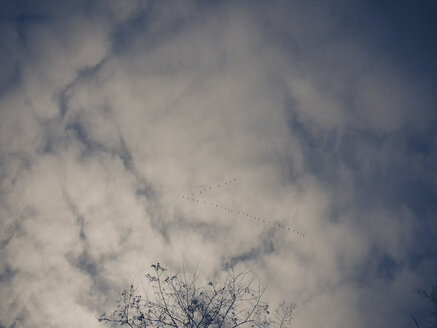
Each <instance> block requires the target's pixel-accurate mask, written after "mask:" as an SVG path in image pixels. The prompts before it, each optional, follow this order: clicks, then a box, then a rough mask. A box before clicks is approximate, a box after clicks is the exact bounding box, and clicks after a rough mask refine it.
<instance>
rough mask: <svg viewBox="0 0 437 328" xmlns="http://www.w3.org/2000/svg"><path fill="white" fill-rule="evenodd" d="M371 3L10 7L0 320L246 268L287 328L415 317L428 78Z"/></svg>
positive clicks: (40, 318) (430, 145) (16, 321)
mask: <svg viewBox="0 0 437 328" xmlns="http://www.w3.org/2000/svg"><path fill="white" fill-rule="evenodd" d="M399 6H401V7H402V6H403V4H400V5H399ZM402 8H404V7H402ZM402 8H401V9H402ZM360 10H362V11H361V12H360ZM367 10H370V9H369V8H367V7H365V8H362V6H360V5H359V4H356V3H351V4H346V3H344V2H342V1H336V2H332V3H329V4H327V3H325V2H318V1H313V2H311V3H310V4H308V3H307V2H299V1H298V2H294V3H288V2H284V1H275V2H273V3H271V4H269V5H267V4H265V3H262V2H245V1H242V2H238V3H235V2H223V3H214V4H213V3H206V2H194V1H186V2H173V3H172V4H166V5H163V4H161V3H157V2H153V1H147V2H146V1H126V2H123V3H120V2H118V1H108V2H105V4H104V5H103V4H102V3H100V2H93V1H91V2H75V3H73V2H71V3H70V2H65V4H64V5H61V4H60V3H58V2H51V1H47V2H43V3H42V4H41V5H35V4H34V3H31V2H25V1H24V2H18V3H17V4H16V5H11V6H10V7H9V8H5V12H6V13H7V14H4V15H5V16H6V18H5V19H4V21H3V22H2V26H1V33H0V39H1V41H2V43H8V44H12V46H11V47H7V48H8V51H7V53H6V54H5V55H2V56H1V57H0V62H1V63H3V64H4V65H1V67H2V69H1V76H2V78H1V79H0V107H1V112H0V149H1V154H0V172H1V173H0V211H1V212H0V213H1V218H2V219H1V223H0V224H1V229H0V238H1V240H0V242H1V245H2V248H1V261H0V292H1V294H2V297H1V302H0V325H1V326H5V327H39V326H47V327H57V326H61V325H62V326H67V327H69V326H71V327H77V326H85V327H100V324H99V323H98V322H97V320H96V317H97V315H98V313H99V312H102V311H106V310H108V309H109V308H110V306H111V304H113V303H111V302H112V301H113V300H114V298H115V297H116V295H117V293H118V292H119V291H120V290H121V289H123V288H125V287H126V286H128V284H130V283H131V282H132V281H133V280H135V281H141V279H142V277H143V273H144V269H145V268H146V267H147V266H148V265H149V264H150V263H151V262H154V261H161V262H165V261H167V262H168V263H173V264H172V265H174V266H175V267H177V266H178V263H179V262H180V261H184V262H185V264H186V265H187V267H191V266H195V265H199V268H201V271H202V272H205V274H210V273H212V272H214V271H216V270H219V269H220V268H221V267H222V266H223V265H224V264H226V263H230V262H233V263H236V262H238V263H242V264H244V265H248V266H249V267H250V268H251V269H252V270H254V271H255V272H256V274H257V275H258V276H259V277H261V279H262V280H263V281H266V282H268V284H269V294H268V295H267V297H268V298H269V299H270V300H271V301H272V302H273V303H275V302H278V301H279V300H280V299H290V300H291V301H293V302H297V303H298V310H297V311H296V318H295V326H296V327H312V326H320V325H323V326H324V327H351V326H353V327H369V326H373V327H383V326H387V325H388V324H390V325H395V326H397V327H407V326H408V325H409V322H408V320H409V319H408V318H407V316H408V314H409V313H419V314H421V315H422V314H423V311H424V310H423V309H424V306H423V305H421V304H420V303H419V302H417V301H416V299H414V295H412V294H411V293H410V291H411V290H412V289H413V288H427V286H429V285H430V284H431V282H432V279H433V278H434V277H433V273H434V272H435V256H436V248H435V245H434V239H435V236H436V233H437V231H436V225H435V223H434V220H433V219H434V217H435V214H436V210H437V209H436V207H435V204H434V203H435V202H434V201H433V200H434V198H435V195H436V178H435V177H436V176H437V175H436V174H435V173H436V172H435V170H436V169H435V168H434V165H433V164H434V162H435V160H436V158H435V156H436V155H435V154H436V140H437V139H436V129H435V126H436V125H435V123H436V121H435V115H434V114H433V113H434V111H433V106H434V104H435V96H434V95H433V93H432V92H431V91H430V90H432V86H431V85H432V84H431V82H432V81H433V79H434V78H435V77H434V76H432V74H428V75H426V77H424V78H423V79H419V78H418V76H420V71H421V70H420V67H419V66H420V64H416V65H413V64H412V65H406V64H404V62H403V59H402V58H404V57H402V56H400V55H399V54H398V53H396V52H395V50H396V49H398V48H396V46H395V44H396V42H395V41H396V40H400V39H397V38H396V37H395V41H393V44H394V45H393V48H390V47H389V46H381V43H380V42H382V41H384V40H386V36H385V35H382V36H380V37H378V36H375V34H374V33H375V30H378V29H383V30H384V31H386V30H396V28H397V27H398V26H399V24H398V23H397V21H396V20H395V19H393V20H387V21H384V19H383V18H378V17H376V18H374V19H373V20H372V19H371V16H372V15H371V14H370V13H371V11H367ZM386 12H388V10H387V11H386ZM400 13H401V14H399V15H401V16H402V15H404V14H403V13H404V12H403V10H400ZM414 14H415V15H419V13H417V12H415V13H414ZM390 17H391V16H390ZM395 17H398V16H396V15H395ZM360 22H362V24H366V25H369V29H368V30H366V29H363V28H362V26H361V25H360V24H361V23H360ZM415 28H416V29H419V27H418V26H416V27H415ZM427 35H428V34H426V35H425V36H423V37H424V38H426V37H427ZM407 46H408V43H405V44H403V47H407ZM424 47H425V46H424ZM407 50H408V51H407ZM405 51H407V52H408V53H411V51H412V50H411V49H406V50H405ZM423 56H424V55H423ZM401 57H402V58H401ZM423 58H425V57H423ZM425 59H426V58H425ZM425 59H424V60H425ZM412 60H414V58H412ZM232 178H236V181H235V183H232V184H231V183H229V184H224V182H225V181H231V180H230V179H232ZM216 184H217V185H218V184H221V186H220V187H217V188H214V189H213V188H211V190H208V192H205V193H203V194H202V195H200V193H199V195H198V198H199V199H201V200H204V202H202V201H201V202H199V203H197V202H188V201H186V199H183V198H182V195H189V194H190V193H196V192H199V190H206V189H207V188H208V187H209V186H211V185H216ZM211 202H213V203H214V204H221V205H222V206H224V207H226V208H227V209H229V210H226V209H224V208H220V207H219V206H216V207H214V206H210V205H209V204H210V203H211ZM230 209H232V210H233V212H232V213H231V212H230ZM240 212H244V213H248V214H250V216H247V217H243V216H242V215H239V213H240ZM252 217H257V218H263V219H265V221H266V222H268V221H270V222H272V224H269V223H263V222H262V220H255V219H252ZM275 224H276V225H275ZM278 224H280V225H283V226H286V227H287V226H290V227H293V228H295V229H297V230H298V231H303V232H304V233H305V237H302V236H299V235H297V234H296V233H293V232H291V231H288V230H286V229H280V228H278Z"/></svg>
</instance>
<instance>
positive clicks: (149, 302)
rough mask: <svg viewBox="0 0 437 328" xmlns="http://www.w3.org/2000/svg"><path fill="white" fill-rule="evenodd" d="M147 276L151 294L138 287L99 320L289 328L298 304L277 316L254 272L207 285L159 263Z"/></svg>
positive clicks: (160, 326) (168, 326)
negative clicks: (264, 299)
mask: <svg viewBox="0 0 437 328" xmlns="http://www.w3.org/2000/svg"><path fill="white" fill-rule="evenodd" d="M151 267H152V269H153V270H152V273H151V274H150V273H149V274H146V277H147V280H146V283H147V285H148V287H149V290H143V293H142V294H139V293H138V292H137V291H136V288H135V287H134V285H133V284H132V285H131V286H130V288H129V289H128V290H125V291H123V292H122V293H121V297H120V298H119V299H118V300H117V305H116V309H115V310H114V311H113V312H112V313H111V314H110V315H107V314H106V313H103V314H102V315H101V316H100V317H99V319H98V320H99V321H101V322H105V323H107V324H109V325H111V326H112V327H122V326H126V327H131V328H140V327H141V328H143V327H155V328H182V327H183V328H207V327H211V328H237V327H241V328H244V327H250V328H267V327H270V326H271V325H276V326H277V327H278V328H285V327H287V326H289V325H290V324H291V321H292V314H293V311H294V309H295V307H296V305H295V304H288V303H285V302H282V303H281V304H280V305H279V307H278V308H277V309H276V311H274V312H273V314H271V313H270V310H269V305H268V304H267V303H265V302H264V301H263V300H262V297H263V294H264V291H265V286H263V285H262V284H261V283H260V282H259V280H258V279H257V278H256V276H255V275H254V274H253V273H251V272H250V271H247V270H245V271H240V272H236V271H235V270H234V269H233V268H230V269H228V270H226V271H225V272H224V273H223V274H222V275H220V276H218V277H217V276H216V277H215V278H214V279H212V280H211V281H208V282H207V283H202V282H201V280H200V279H199V277H198V276H197V274H196V273H194V274H192V275H189V274H187V273H186V272H182V274H180V275H179V274H169V273H168V271H167V269H166V268H164V267H162V266H161V265H160V264H159V263H157V264H154V265H152V266H151Z"/></svg>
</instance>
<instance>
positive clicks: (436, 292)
mask: <svg viewBox="0 0 437 328" xmlns="http://www.w3.org/2000/svg"><path fill="white" fill-rule="evenodd" d="M414 292H415V293H416V294H417V295H419V296H421V297H423V298H425V299H427V300H428V301H429V302H430V303H431V304H432V307H433V310H432V312H431V318H430V319H431V326H430V327H436V328H437V284H436V285H434V286H432V290H431V291H430V292H427V291H425V290H423V289H415V290H414ZM410 317H411V319H413V321H414V324H415V325H416V327H417V328H420V326H419V323H418V322H417V319H416V318H415V316H414V315H412V314H410Z"/></svg>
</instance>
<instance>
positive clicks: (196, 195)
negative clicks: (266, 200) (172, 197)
mask: <svg viewBox="0 0 437 328" xmlns="http://www.w3.org/2000/svg"><path fill="white" fill-rule="evenodd" d="M235 182H237V179H236V178H233V179H230V180H227V181H225V182H224V183H221V184H220V183H219V184H216V185H210V186H208V187H206V188H203V189H201V190H199V191H197V192H192V193H191V195H182V199H184V200H187V201H189V202H192V203H195V204H199V205H206V206H211V207H213V208H216V209H222V210H224V211H226V212H228V213H229V214H233V215H239V216H241V217H245V218H248V219H252V220H254V221H257V222H259V223H264V224H269V225H272V226H275V227H276V228H278V229H283V230H286V231H289V232H294V233H296V234H298V235H299V236H302V237H304V236H305V234H304V233H303V232H301V231H299V230H297V229H296V228H293V227H291V226H284V225H283V224H281V223H278V222H277V221H274V220H272V219H268V218H264V217H259V216H256V215H252V214H249V213H246V212H243V211H239V210H236V209H231V208H229V207H227V206H225V205H224V204H220V203H217V202H212V201H209V200H207V199H201V198H200V197H202V195H204V194H206V193H207V192H209V191H213V190H215V189H219V188H221V187H224V186H226V185H230V184H233V183H235Z"/></svg>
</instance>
